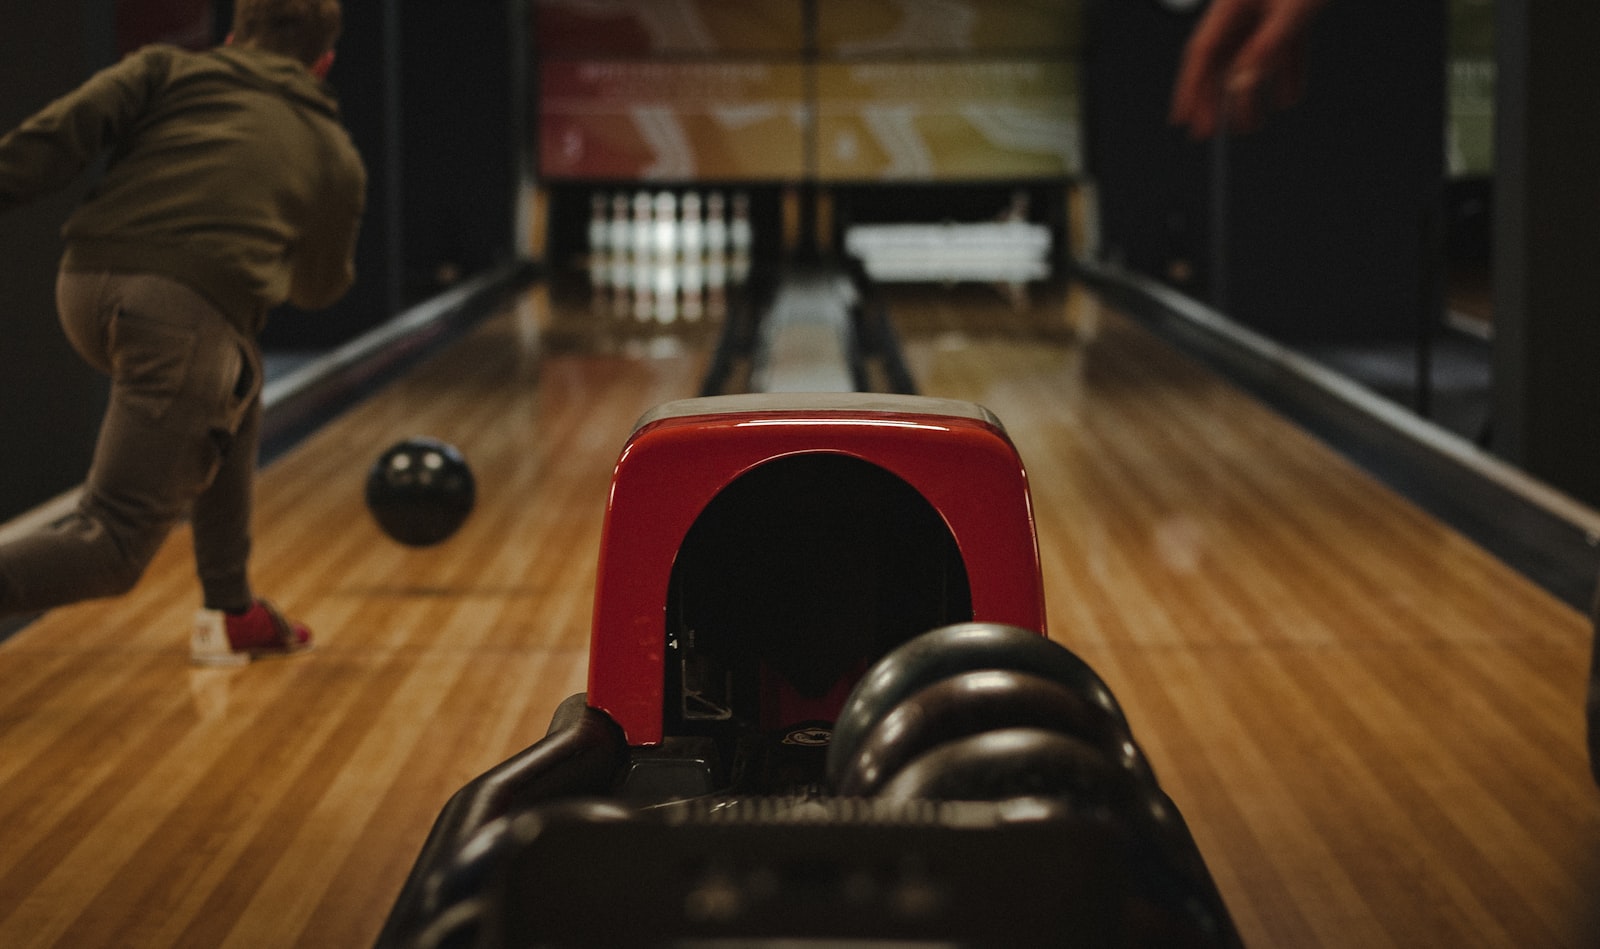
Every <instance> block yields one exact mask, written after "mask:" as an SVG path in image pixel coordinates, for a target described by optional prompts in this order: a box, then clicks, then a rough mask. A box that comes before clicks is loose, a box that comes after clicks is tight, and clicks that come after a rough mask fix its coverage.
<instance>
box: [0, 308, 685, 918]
mask: <svg viewBox="0 0 1600 949" xmlns="http://www.w3.org/2000/svg"><path fill="white" fill-rule="evenodd" d="M580 296H581V295H580ZM590 319H591V316H590V315H589V314H588V312H587V310H586V309H584V308H582V307H581V306H579V307H572V308H569V307H565V306H563V305H555V306H552V305H551V303H550V294H548V293H547V292H546V291H545V289H544V288H542V287H540V288H535V289H534V290H532V291H530V292H529V293H527V294H526V295H524V296H522V297H521V298H520V299H518V300H517V301H516V302H515V304H514V305H511V306H509V307H507V308H506V309H504V310H503V311H501V312H498V313H496V314H494V315H493V316H491V317H490V318H488V319H487V320H486V321H485V322H484V323H482V324H481V325H480V326H479V327H477V328H476V329H475V330H474V331H473V332H472V333H470V334H469V335H468V336H466V337H465V338H463V339H462V340H460V341H459V342H457V343H456V344H454V345H453V346H452V347H451V348H450V349H449V350H447V351H445V352H443V353H441V354H439V355H438V356H437V357H436V358H434V359H432V360H430V361H428V362H427V363H425V364H423V365H422V366H420V367H419V368H418V369H416V370H414V371H412V372H411V373H409V374H408V375H407V376H406V377H404V378H403V379H401V380H400V381H399V382H397V383H395V384H393V385H391V386H389V387H387V388H385V389H383V390H382V391H380V392H378V393H377V394H376V395H374V396H373V397H371V398H370V399H368V400H367V401H365V402H364V403H362V404H360V405H359V406H357V407H355V408H354V409H352V410H351V411H349V412H348V413H346V414H345V415H343V416H341V417H339V418H337V419H336V420H334V421H333V422H332V423H330V424H329V425H327V426H326V427H325V428H323V429H322V430H320V431H318V432H317V433H316V434H315V435H313V436H312V437H311V438H309V439H308V440H307V441H305V442H304V443H302V444H301V445H299V446H298V447H297V448H295V449H294V450H292V451H290V452H288V453H287V454H285V455H283V456H282V457H281V458H280V460H278V461H277V462H275V463H274V464H272V465H271V466H270V467H269V468H267V469H266V470H265V471H264V472H263V474H262V477H261V480H260V483H259V490H258V499H259V501H258V511H257V518H256V521H257V541H256V550H257V553H256V559H255V569H254V573H255V580H256V583H257V585H258V587H259V589H260V590H261V591H262V592H263V593H264V594H266V595H270V596H272V597H273V598H274V599H276V600H277V601H278V602H279V603H281V604H282V605H283V606H284V607H286V608H287V609H289V610H291V611H293V612H296V613H298V614H300V615H302V616H303V617H304V618H305V619H306V620H307V621H309V623H310V624H311V625H312V627H313V628H314V629H315V630H316V632H317V635H318V644H317V647H316V649H315V650H314V651H313V653H312V654H311V655H309V656H306V657H304V658H296V659H291V660H279V661H274V662H261V663H257V664H255V665H253V666H251V667H249V668H245V669H239V670H213V669H203V670H202V669H192V668H191V667H190V666H189V665H188V663H187V652H186V650H187V635H188V628H189V626H188V624H189V622H190V617H191V614H192V610H193V609H194V608H195V606H196V605H197V604H196V603H195V597H196V594H195V592H194V583H193V581H192V579H191V576H190V571H191V569H192V567H191V560H190V556H189V554H188V550H187V548H188V543H189V537H188V534H187V531H182V532H180V533H179V534H178V535H175V536H174V537H173V538H171V540H170V541H169V542H168V543H167V545H166V546H165V547H164V548H163V549H162V551H161V553H160V555H159V557H158V559H157V562H156V563H155V564H154V565H153V566H152V568H151V570H150V572H149V574H148V576H147V577H146V580H145V582H144V583H143V584H142V585H141V586H140V587H139V588H138V590H137V591H136V592H134V593H133V594H131V595H129V596H128V597H126V598H124V599H121V600H116V601H107V602H101V603H90V604H84V605H80V606H75V607H72V608H67V609H61V610H57V611H55V612H52V613H50V614H48V615H47V616H45V617H44V618H42V619H41V620H39V621H38V622H36V623H34V624H32V625H31V626H29V627H27V628H25V629H23V630H22V631H21V632H19V633H18V634H16V636H15V637H13V638H12V639H11V640H10V641H8V642H6V643H4V644H3V645H0V683H4V687H3V688H0V945H4V946H7V947H26V946H49V945H61V946H75V947H80V946H81V947H91V946H169V945H196V946H199V945H204V946H223V945H240V946H251V947H272V946H285V947H287V946H313V945H316V946H341V947H345V946H361V945H370V944H371V943H372V941H373V940H374V939H375V938H376V936H377V933H378V931H379V929H380V928H381V926H382V923H383V920H384V917H385V916H386V915H387V913H388V910H389V907H390V906H391V905H392V903H393V901H394V899H395V896H396V894H397V893H398V892H399V889H400V885H401V883H402V882H403V880H404V878H405V875H406V873H407V872H408V871H409V869H410V866H411V864H412V862H413V861H414V860H415V859H416V856H417V850H418V848H419V847H420V846H421V844H422V841H423V839H424V838H425V836H426V834H427V831H428V828H429V827H430V826H431V824H432V822H433V820H434V818H435V817H436V816H437V814H438V811H439V808H440V807H441V806H442V805H443V804H444V802H445V800H446V799H447V798H448V796H449V795H450V794H451V793H452V792H454V791H455V790H456V789H457V788H458V787H460V786H461V785H462V784H464V783H466V782H467V781H468V780H470V779H471V778H473V777H475V776H476V775H477V774H479V773H480V772H482V771H483V770H485V769H487V768H488V767H490V766H492V765H494V764H496V763H498V762H499V761H501V760H503V759H504V758H506V757H508V756H509V755H510V754H512V753H514V752H515V751H517V750H519V749H521V748H523V747H525V746H526V745H527V744H529V743H531V742H533V741H534V740H536V739H537V738H539V737H540V736H542V735H543V734H544V731H545V727H546V725H547V724H548V722H549V718H550V714H551V712H552V710H553V709H554V707H555V705H556V704H557V703H558V702H559V701H560V700H561V699H563V698H565V697H566V696H568V695H571V694H572V693H574V692H578V691H582V689H583V687H584V674H585V672H586V661H587V643H588V623H589V616H590V607H591V598H592V595H593V581H594V569H595V562H596V558H597V555H598V551H597V549H596V546H597V537H598V533H599V528H600V522H601V518H602V515H603V511H604V505H605V498H606V490H607V485H608V481H609V477H610V471H611V467H612V465H613V464H614V462H615V461H616V453H617V451H618V449H619V448H620V447H621V444H622V440H623V439H624V438H625V437H626V435H627V433H628V432H629V431H630V429H631V428H632V425H633V423H634V421H635V420H636V419H637V418H638V416H639V415H640V414H642V413H643V412H644V411H645V410H646V409H648V408H650V407H651V406H654V405H656V404H658V403H661V402H664V401H668V400H670V399H676V398H682V397H685V396H689V395H693V394H695V392H696V390H697V388H698V385H699V381H700V377H701V374H702V372H703V370H704V367H705V363H706V359H707V356H706V353H705V352H704V350H703V348H699V347H697V346H693V345H689V344H687V343H683V342H678V343H673V342H671V341H670V338H671V333H672V329H671V328H670V327H668V328H665V329H662V330H661V332H660V333H657V334H655V335H653V336H648V337H647V336H646V335H645V334H643V333H642V332H637V333H635V334H634V335H633V336H631V337H630V339H631V340H633V342H631V343H628V344H626V345H623V344H618V345H615V346H610V347H606V348H604V351H600V350H599V349H595V348H590V347H587V346H586V345H584V343H583V341H582V340H583V338H584V333H585V332H586V330H585V329H584V327H585V326H587V321H588V320H590ZM623 350H627V352H624V351H623ZM416 434H428V435H433V436H436V437H439V438H443V439H445V440H447V441H450V442H452V443H454V444H456V445H457V446H458V447H459V448H460V449H461V450H462V451H463V453H464V454H465V455H466V457H467V459H468V461H469V463H470V464H471V465H472V468H473V471H474V474H475V476H476V478H477V489H478V508H477V510H476V511H475V512H474V514H473V516H472V517H471V518H470V519H469V520H468V521H467V523H466V524H465V526H464V527H463V528H462V529H461V531H460V533H458V534H457V535H456V536H455V537H454V538H452V539H451V540H449V541H448V542H446V543H445V544H443V545H441V546H439V547H437V548H428V549H423V550H411V549H408V548H402V547H400V546H398V545H397V544H395V543H393V542H391V541H389V540H388V539H387V538H385V537H384V536H383V535H381V534H380V533H379V532H378V530H377V528H376V527H375V526H374V525H373V523H372V522H371V519H370V518H369V517H367V514H366V511H365V509H364V507H363V502H362V490H363V483H364V480H365V475H366V468H367V466H368V465H369V464H370V463H371V461H372V460H373V459H375V458H376V457H377V456H378V454H379V452H380V451H381V450H382V449H383V448H384V447H386V446H388V445H389V444H391V443H393V442H394V441H396V440H398V439H400V438H402V437H406V436H409V435H416Z"/></svg>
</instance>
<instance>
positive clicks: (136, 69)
mask: <svg viewBox="0 0 1600 949" xmlns="http://www.w3.org/2000/svg"><path fill="white" fill-rule="evenodd" d="M159 67H160V62H159V59H158V58H157V56H156V54H154V53H152V54H149V55H139V54H135V55H132V56H128V57H127V58H125V59H123V60H122V61H121V62H119V63H117V64H116V65H114V66H110V67H107V68H106V69H103V70H101V71H100V72H98V73H96V74H95V75H93V76H92V77H90V78H89V80H88V81H87V82H85V83H84V84H83V85H81V86H79V87H78V88H77V89H75V90H73V91H72V92H70V93H68V94H66V95H64V96H62V97H61V98H59V99H57V100H55V101H54V102H52V103H50V104H49V105H47V106H45V107H44V108H43V109H41V110H40V111H38V112H37V113H35V114H34V115H33V116H32V117H30V118H28V119H27V120H25V121H24V122H23V123H22V124H21V125H19V126H17V127H16V128H15V129H13V130H12V131H11V132H10V133H8V134H7V135H6V136H5V137H4V138H0V212H3V211H7V210H10V209H11V208H14V207H16V206H18V205H20V204H23V203H24V202H26V201H29V200H31V199H33V198H35V197H37V196H39V195H41V194H46V193H49V192H51V191H57V190H60V189H61V188H64V187H66V186H67V184H69V183H70V182H71V181H72V180H73V179H74V178H76V177H77V176H78V174H79V173H80V172H82V171H83V170H84V169H85V168H87V167H88V166H89V164H90V163H92V162H93V161H94V160H95V158H96V157H97V156H98V155H99V154H100V152H101V151H103V150H104V149H105V148H107V147H108V146H110V145H112V144H113V143H114V142H116V141H117V140H118V139H119V138H121V136H122V135H124V134H125V133H126V132H127V130H128V129H129V128H131V127H132V126H133V124H134V123H135V122H136V121H138V119H139V116H140V115H142V114H143V113H144V110H145V107H146V105H147V104H148V103H149V101H150V97H151V96H152V95H153V94H154V92H155V90H156V89H158V88H159V86H160V74H159Z"/></svg>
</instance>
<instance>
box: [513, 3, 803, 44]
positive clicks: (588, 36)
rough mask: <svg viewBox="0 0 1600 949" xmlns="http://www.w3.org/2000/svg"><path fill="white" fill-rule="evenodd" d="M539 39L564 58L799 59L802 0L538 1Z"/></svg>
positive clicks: (536, 35) (536, 28)
mask: <svg viewBox="0 0 1600 949" xmlns="http://www.w3.org/2000/svg"><path fill="white" fill-rule="evenodd" d="M534 12H535V18H534V40H535V43H536V44H537V47H538V49H539V50H540V51H541V52H542V53H546V54H552V55H560V56H651V55H659V54H712V53H740V54H743V53H754V54H779V53H790V54H794V55H799V54H800V53H801V52H802V51H803V49H804V42H805V26H804V22H803V12H804V9H803V5H802V4H801V3H799V2H797V0H539V3H538V5H537V6H536V7H535V8H534Z"/></svg>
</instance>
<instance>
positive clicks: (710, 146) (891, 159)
mask: <svg viewBox="0 0 1600 949" xmlns="http://www.w3.org/2000/svg"><path fill="white" fill-rule="evenodd" d="M1082 2H1083V0H536V2H535V6H534V10H535V20H534V28H535V32H536V36H535V46H536V48H537V49H538V50H539V64H540V65H539V92H538V101H539V108H538V116H539V121H538V130H539V143H538V154H539V165H540V174H541V175H542V176H543V177H545V178H547V179H551V180H582V179H588V180H602V179H606V180H639V181H682V182H691V181H710V180H729V181H796V180H803V179H811V180H826V181H835V182H847V181H940V180H979V181H981V180H1000V181H1004V180H1020V179H1037V178H1061V177H1069V176H1073V175H1076V174H1078V173H1079V172H1080V170H1081V168H1082V158H1081V153H1082V146H1081V137H1082V132H1081V123H1080V122H1079V112H1080V109H1079V88H1078V86H1079V66H1078V53H1079V51H1080V50H1081V46H1082V11H1081V5H1082Z"/></svg>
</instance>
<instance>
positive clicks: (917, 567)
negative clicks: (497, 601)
mask: <svg viewBox="0 0 1600 949" xmlns="http://www.w3.org/2000/svg"><path fill="white" fill-rule="evenodd" d="M611 488H612V489H611V497H610V503H609V506H608V509H607V512H606V519H605V526H604V534H603V538H602V546H601V554H600V560H599V566H598V573H597V577H596V593H595V608H594V618H593V629H592V636H591V642H590V661H589V679H588V683H587V691H586V692H584V693H580V694H578V695H574V696H572V697H570V698H568V699H567V700H566V701H565V702H564V703H562V704H561V706H560V707H559V708H558V709H557V711H556V713H555V715H554V718H553V720H552V722H551V724H550V727H549V731H548V733H547V734H546V735H545V737H544V738H543V739H541V740H540V741H538V742H536V743H535V744H533V745H532V746H530V747H529V748H527V749H525V750H524V751H522V752H520V753H519V754H517V755H515V756H513V757H512V758H510V759H509V760H507V761H505V762H503V763H501V764H500V765H498V766H496V767H495V768H493V769H491V770H490V771H488V772H486V773H485V774H483V775H481V776H480V777H478V778H477V779H475V780H473V781H472V782H470V783H469V784H467V785H466V786H465V787H463V788H461V789H460V790H459V791H458V792H457V793H456V794H455V795H454V796H453V797H452V798H451V800H450V801H449V802H448V803H447V804H446V806H445V808H444V809H443V811H442V812H441V814H440V815H439V817H438V819H437V821H436V822H435V825H434V827H433V830H432V832H431V833H430V835H429V837H428V839H427V841H426V842H425V844H424V845H423V848H422V852H421V854H420V856H419V857H418V860H417V862H416V864H415V866H414V867H413V869H412V872H411V874H410V876H409V878H408V879H407V881H406V883H405V886H404V888H403V889H402V892H401V894H400V896H399V899H398V900H397V902H396V904H395V906H394V908H393V910H392V912H391V914H390V917H389V919H388V921H387V923H386V925H385V928H384V930H383V932H382V934H381V935H380V937H379V941H378V945H379V946H380V947H472V949H505V947H588V946H625V945H626V946H672V947H702V946H705V947H710V946H717V947H723V946H813V945H815V946H823V945H827V946H895V947H904V946H916V947H945V946H1006V947H1027V946H1128V947H1133V946H1150V947H1155V946H1161V947H1185V946H1194V947H1231V946H1237V945H1238V944H1239V940H1238V935H1237V932H1236V930H1235V928H1234V926H1233V923H1232V921H1231V919H1230V917H1229V915H1228V912H1227V909H1226V907H1225V905H1224V904H1223V902H1222V900H1221V898H1220V896H1219V894H1218V892H1217V890H1216V887H1215V885H1214V883H1213V881H1212V878H1211V876H1210V874H1209V872H1208V871H1207V869H1206V867H1205V863H1204V861H1203V859H1202V858H1201V855H1200V853H1199V851H1198V849H1197V848H1196V846H1195V844H1194V841H1193V839H1192V837H1191V836H1190V834H1189V832H1188V829H1187V826H1186V824H1185V822H1184V820H1183V818H1182V816H1181V815H1180V813H1179V811H1178V809H1177V807H1176V806H1175V805H1174V804H1173V802H1172V801H1171V800H1170V799H1169V798H1168V797H1167V795H1166V794H1165V793H1163V792H1162V790H1161V788H1160V786H1159V783H1158V782H1157V781H1156V778H1155V775H1154V774H1153V773H1152V771H1151V768H1150V766H1149V764H1148V762H1147V761H1146V760H1145V758H1144V756H1143V754H1142V752H1141V751H1140V749H1139V746H1138V745H1137V743H1136V742H1135V741H1134V739H1133V736H1132V733H1131V730H1130V728H1129V726H1128V722H1127V720H1126V717H1125V716H1124V714H1123V712H1122V710H1121V708H1120V707H1119V706H1118V704H1117V701H1116V699H1115V697H1114V696H1113V695H1112V693H1111V691H1110V690H1109V689H1108V688H1107V687H1106V685H1105V683H1104V682H1103V681H1102V680H1101V679H1100V678H1099V677H1098V676H1097V675H1096V674H1095V673H1094V671H1093V670H1092V669H1091V668H1090V667H1089V666H1088V665H1087V664H1085V663H1084V662H1083V661H1082V660H1081V659H1080V658H1079V657H1078V656H1077V655H1075V654H1074V653H1072V652H1071V651H1070V650H1069V649H1067V648H1065V647H1064V646H1061V645H1059V644H1058V643H1056V642H1054V641H1052V640H1050V639H1049V638H1047V637H1046V636H1045V635H1044V631H1045V611H1044V597H1043V591H1042V583H1041V579H1040V573H1039V562H1038V545H1037V540H1036V538H1035V534H1034V528H1033V518H1032V512H1031V508H1030V500H1029V493H1028V486H1027V476H1026V473H1025V471H1024V469H1023V466H1022V463H1021V460H1020V458H1019V457H1018V455H1017V452H1016V450H1015V448H1014V447H1013V445H1012V443H1011V441H1010V439H1009V437H1008V436H1007V435H1006V432H1005V429H1004V427H1003V426H1002V424H1001V423H1000V421H999V420H998V419H997V418H996V417H995V416H994V415H992V414H991V413H990V412H988V411H987V410H985V409H983V408H982V407H980V406H977V405H974V404H971V403H966V402H959V401H950V400H941V399H932V398H926V397H920V396H884V395H869V394H819V395H793V394H763V395H739V396H712V397H705V398H698V399H687V400H683V401H679V402H672V403H668V404H666V405H663V406H660V407H659V408H657V409H655V410H653V411H651V412H650V413H648V414H646V415H645V416H644V417H643V418H642V419H640V421H639V422H638V424H637V425H636V426H635V428H634V430H633V432H632V434H631V435H630V436H629V438H628V439H627V441H626V444H625V445H624V446H623V449H622V452H621V456H620V458H619V460H618V462H617V465H616V468H615V471H614V474H613V478H612V486H611Z"/></svg>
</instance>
